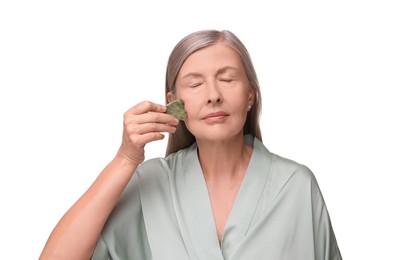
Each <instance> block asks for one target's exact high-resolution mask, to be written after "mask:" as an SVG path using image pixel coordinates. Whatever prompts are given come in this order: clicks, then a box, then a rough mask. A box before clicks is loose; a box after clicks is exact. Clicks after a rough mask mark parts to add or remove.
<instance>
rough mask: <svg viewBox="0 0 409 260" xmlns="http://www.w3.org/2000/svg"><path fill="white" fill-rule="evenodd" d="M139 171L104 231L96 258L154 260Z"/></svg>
mask: <svg viewBox="0 0 409 260" xmlns="http://www.w3.org/2000/svg"><path fill="white" fill-rule="evenodd" d="M137 176H138V173H137V172H136V173H135V174H134V176H133V177H132V179H131V180H130V182H129V183H128V185H127V187H126V188H125V190H124V192H123V193H122V195H121V197H120V199H119V200H118V203H117V204H116V205H115V207H114V209H113V211H112V213H111V215H110V216H109V218H108V220H107V222H106V223H105V226H104V228H103V230H102V234H101V237H100V239H99V241H98V244H97V246H96V248H95V251H94V254H93V257H92V260H110V259H135V260H147V259H151V252H150V247H149V242H148V238H147V233H146V228H145V222H144V217H143V212H142V206H141V199H140V191H139V185H138V177H137Z"/></svg>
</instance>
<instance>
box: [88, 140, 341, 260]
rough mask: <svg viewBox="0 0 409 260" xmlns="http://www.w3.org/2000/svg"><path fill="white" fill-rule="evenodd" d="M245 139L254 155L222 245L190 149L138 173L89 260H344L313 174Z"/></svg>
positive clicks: (151, 162)
mask: <svg viewBox="0 0 409 260" xmlns="http://www.w3.org/2000/svg"><path fill="white" fill-rule="evenodd" d="M245 139H246V142H247V143H249V144H250V145H252V146H253V154H252V157H251V159H250V164H249V166H248V169H247V172H246V175H245V177H244V180H243V182H242V184H241V187H240V190H239V193H238V195H237V198H236V200H235V202H234V205H233V208H232V210H231V213H230V215H229V218H228V220H227V223H226V225H225V228H224V234H223V238H222V242H221V246H220V244H219V241H218V237H217V233H216V226H215V222H214V218H213V213H212V208H211V203H210V199H209V195H208V192H207V188H206V183H205V180H204V177H203V173H202V170H201V167H200V163H199V160H198V156H197V146H196V144H193V145H192V146H190V147H189V148H187V149H184V150H181V151H178V152H176V153H174V154H172V155H170V156H168V157H167V158H156V159H151V160H148V161H146V162H144V163H143V164H141V165H140V166H139V167H138V169H137V171H136V173H135V174H134V176H133V178H132V179H131V181H130V183H129V184H128V186H127V188H126V189H125V191H124V193H123V194H122V196H121V198H120V200H119V202H118V204H117V206H116V207H115V209H114V211H113V212H112V214H111V216H110V218H109V219H108V221H107V223H106V225H105V227H104V230H103V232H102V235H101V238H100V240H99V242H98V245H97V248H96V250H95V252H94V256H93V259H94V260H96V259H98V260H99V259H135V260H148V259H155V260H187V259H191V260H198V259H203V260H223V259H226V260H227V259H228V260H264V259H266V260H267V259H269V260H272V259H276V260H287V259H288V260H321V259H323V260H324V259H327V260H329V259H331V260H333V259H342V258H341V254H340V252H339V249H338V246H337V242H336V239H335V236H334V232H333V229H332V226H331V221H330V218H329V215H328V212H327V208H326V206H325V202H324V199H323V197H322V194H321V192H320V189H319V187H318V184H317V181H316V179H315V177H314V175H313V173H312V172H311V171H310V170H309V169H308V168H307V167H305V166H303V165H300V164H298V163H296V162H294V161H291V160H288V159H285V158H282V157H280V156H278V155H275V154H272V153H270V152H269V151H268V150H267V149H266V148H265V147H264V145H263V144H262V143H261V142H260V141H259V140H258V139H257V138H253V137H251V136H248V135H247V136H246V137H245Z"/></svg>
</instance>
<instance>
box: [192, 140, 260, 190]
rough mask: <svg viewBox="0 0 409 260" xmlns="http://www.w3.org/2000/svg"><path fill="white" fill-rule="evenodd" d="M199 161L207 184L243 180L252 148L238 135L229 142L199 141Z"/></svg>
mask: <svg viewBox="0 0 409 260" xmlns="http://www.w3.org/2000/svg"><path fill="white" fill-rule="evenodd" d="M197 146H198V151H199V160H200V164H201V167H202V170H203V173H204V175H205V178H206V181H207V182H213V181H215V182H217V181H219V180H227V179H236V178H240V179H241V178H242V177H243V176H244V174H245V172H246V169H247V166H248V164H249V161H250V157H251V153H252V148H251V147H250V146H248V145H247V144H246V143H245V142H244V136H243V135H238V136H236V137H233V138H231V139H229V140H223V141H208V140H197Z"/></svg>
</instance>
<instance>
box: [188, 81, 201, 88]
mask: <svg viewBox="0 0 409 260" xmlns="http://www.w3.org/2000/svg"><path fill="white" fill-rule="evenodd" d="M200 85H202V82H197V83H193V84H190V85H189V87H190V88H196V87H199V86H200Z"/></svg>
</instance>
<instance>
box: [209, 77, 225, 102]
mask: <svg viewBox="0 0 409 260" xmlns="http://www.w3.org/2000/svg"><path fill="white" fill-rule="evenodd" d="M206 89H207V104H211V103H213V104H218V103H222V102H223V96H222V93H221V92H220V90H219V88H218V86H217V83H216V82H214V83H212V84H208V85H207V88H206Z"/></svg>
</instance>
